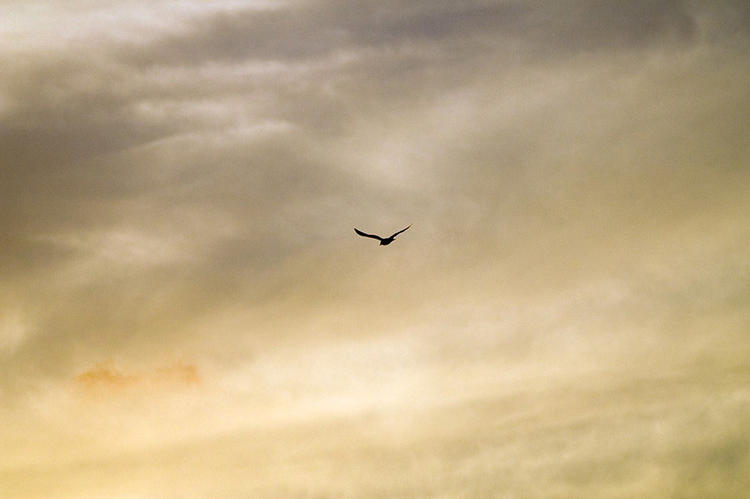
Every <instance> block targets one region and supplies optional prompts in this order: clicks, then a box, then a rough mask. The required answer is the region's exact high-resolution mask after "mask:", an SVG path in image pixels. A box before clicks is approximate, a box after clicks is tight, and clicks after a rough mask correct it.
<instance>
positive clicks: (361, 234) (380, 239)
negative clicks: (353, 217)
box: [354, 227, 383, 241]
mask: <svg viewBox="0 0 750 499" xmlns="http://www.w3.org/2000/svg"><path fill="white" fill-rule="evenodd" d="M354 232H356V233H357V234H359V235H360V236H363V237H371V238H373V239H377V240H378V241H382V240H383V238H382V237H380V236H376V235H375V234H367V233H365V232H362V231H361V230H359V229H358V228H356V227H354Z"/></svg>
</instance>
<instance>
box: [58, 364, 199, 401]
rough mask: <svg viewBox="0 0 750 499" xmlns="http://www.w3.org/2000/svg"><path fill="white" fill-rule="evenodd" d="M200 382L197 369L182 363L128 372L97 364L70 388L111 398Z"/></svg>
mask: <svg viewBox="0 0 750 499" xmlns="http://www.w3.org/2000/svg"><path fill="white" fill-rule="evenodd" d="M200 383H201V376H200V374H199V372H198V368H197V366H195V365H194V364H186V363H175V364H171V365H168V366H164V367H157V368H154V369H151V370H148V371H132V372H123V371H121V370H118V369H117V368H115V367H114V366H113V365H112V363H111V362H110V363H101V364H97V365H95V366H94V367H92V368H90V369H88V370H86V371H84V372H82V373H80V374H77V375H76V376H75V377H74V378H73V386H74V387H75V388H76V389H78V390H80V391H82V392H83V393H85V394H90V395H105V394H106V395H111V394H118V393H123V392H132V391H140V390H144V389H146V390H157V391H158V390H166V389H175V388H177V389H181V388H187V387H191V386H195V385H199V384H200Z"/></svg>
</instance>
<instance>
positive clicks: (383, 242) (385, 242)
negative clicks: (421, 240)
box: [354, 224, 411, 246]
mask: <svg viewBox="0 0 750 499" xmlns="http://www.w3.org/2000/svg"><path fill="white" fill-rule="evenodd" d="M409 227H411V224H409ZM409 227H406V229H408V228H409ZM406 229H401V230H400V231H398V232H396V233H395V234H393V235H392V236H390V237H380V236H376V235H375V234H367V233H366V232H362V231H361V230H359V229H358V228H356V227H354V232H356V233H357V234H359V235H360V236H362V237H371V238H373V239H377V240H378V241H380V245H381V246H388V245H389V244H391V243H392V242H393V240H394V239H396V236H397V235H399V234H401V233H402V232H403V231H405V230H406Z"/></svg>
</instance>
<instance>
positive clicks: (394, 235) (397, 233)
mask: <svg viewBox="0 0 750 499" xmlns="http://www.w3.org/2000/svg"><path fill="white" fill-rule="evenodd" d="M409 227H411V224H409ZM409 227H406V229H408V228H409ZM406 229H401V230H400V231H398V232H396V233H395V234H393V235H392V236H391V237H396V236H397V235H399V234H401V233H402V232H403V231H405V230H406Z"/></svg>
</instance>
